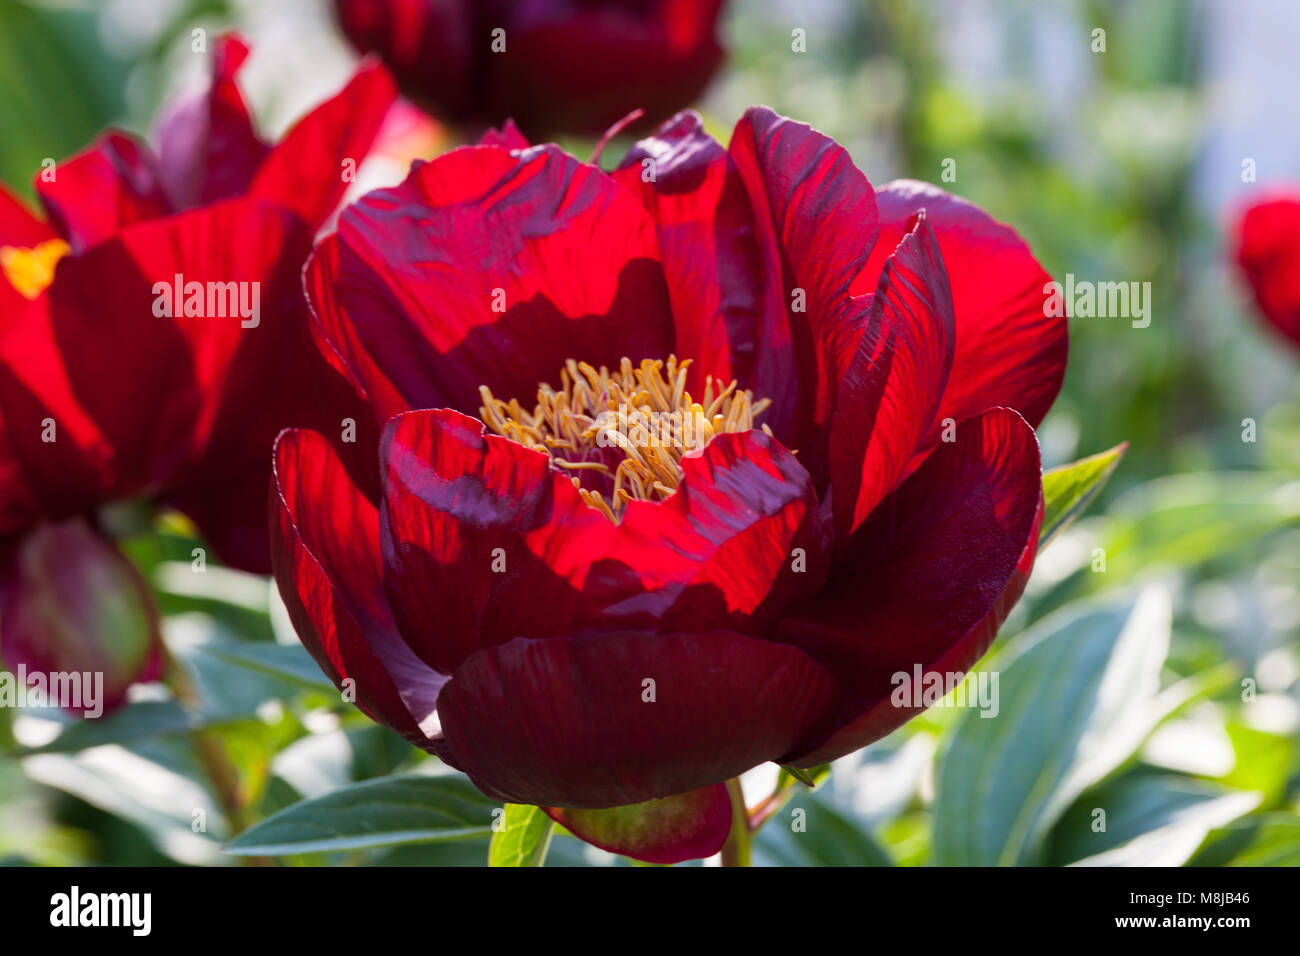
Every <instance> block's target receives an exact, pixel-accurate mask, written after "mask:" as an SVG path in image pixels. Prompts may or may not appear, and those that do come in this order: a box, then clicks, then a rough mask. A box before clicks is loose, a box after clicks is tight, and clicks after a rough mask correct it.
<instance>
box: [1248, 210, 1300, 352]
mask: <svg viewBox="0 0 1300 956" xmlns="http://www.w3.org/2000/svg"><path fill="white" fill-rule="evenodd" d="M1236 256H1237V262H1238V264H1239V265H1240V266H1241V269H1242V271H1243V272H1244V273H1245V274H1246V278H1247V279H1249V280H1250V285H1251V288H1252V289H1253V290H1254V293H1255V302H1256V303H1257V304H1258V306H1259V310H1260V312H1262V313H1263V314H1264V317H1265V318H1267V319H1268V320H1269V322H1271V323H1272V324H1273V325H1274V327H1276V328H1277V330H1278V331H1279V332H1281V333H1282V334H1283V335H1285V336H1286V337H1287V338H1288V339H1289V340H1290V341H1291V342H1293V343H1295V345H1297V346H1298V347H1300V197H1298V196H1296V195H1294V194H1287V193H1278V194H1275V195H1272V196H1270V197H1269V198H1268V199H1266V200H1264V201H1262V202H1259V203H1256V204H1255V205H1254V206H1251V207H1250V208H1249V209H1247V210H1246V212H1245V213H1244V214H1243V215H1242V218H1241V222H1240V223H1239V224H1238V226H1237V235H1236Z"/></svg>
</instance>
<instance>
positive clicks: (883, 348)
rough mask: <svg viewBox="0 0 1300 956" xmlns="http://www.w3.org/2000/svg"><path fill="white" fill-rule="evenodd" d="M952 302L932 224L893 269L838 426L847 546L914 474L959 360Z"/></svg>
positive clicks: (838, 535)
mask: <svg viewBox="0 0 1300 956" xmlns="http://www.w3.org/2000/svg"><path fill="white" fill-rule="evenodd" d="M952 356H953V317H952V300H951V299H950V298H949V293H948V281H947V279H946V277H945V276H944V270H943V261H942V260H941V259H940V258H939V252H938V249H937V247H936V246H935V240H934V234H933V233H932V232H931V231H930V228H929V223H928V220H926V219H925V218H924V217H920V218H919V219H918V220H917V222H916V223H914V224H913V228H912V230H911V231H910V232H908V233H907V235H906V236H904V237H903V240H902V242H900V243H899V244H898V246H897V248H896V249H895V250H894V252H893V255H891V256H890V257H889V259H888V260H886V262H885V268H884V270H883V271H882V272H881V276H880V285H879V287H878V288H877V289H876V292H875V295H874V296H873V297H872V298H871V303H870V311H869V313H868V315H867V320H866V322H865V324H864V327H863V332H862V335H861V338H860V339H859V340H858V344H857V347H856V350H855V351H854V353H853V358H852V359H851V361H850V363H849V366H848V369H847V371H846V372H845V375H844V378H843V380H842V381H841V382H840V384H839V394H838V396H837V399H836V402H837V407H836V409H835V415H834V417H833V418H832V419H831V426H830V477H831V490H832V495H831V503H832V505H833V506H834V509H835V539H836V543H837V545H843V543H844V542H845V541H847V539H848V537H849V535H850V534H851V533H852V531H853V529H855V528H856V527H858V525H860V524H861V523H862V521H863V520H864V519H865V518H866V516H867V515H868V514H870V513H871V511H872V509H874V508H875V507H876V505H877V504H878V503H879V502H880V501H881V499H883V498H884V497H885V496H886V495H887V494H889V493H890V492H891V491H893V490H894V488H895V487H896V486H897V485H898V483H899V482H900V481H902V480H903V479H904V478H905V477H906V476H907V473H908V466H909V464H910V463H911V462H912V460H913V456H914V455H915V454H916V452H917V450H918V448H919V447H920V446H921V445H922V443H923V442H924V441H925V439H926V438H927V437H928V435H929V433H930V431H931V428H932V426H933V423H934V421H935V416H936V414H937V413H938V410H939V402H940V397H941V396H942V395H943V394H944V383H945V382H946V381H947V378H948V370H949V369H950V368H951V367H952V361H953V358H952Z"/></svg>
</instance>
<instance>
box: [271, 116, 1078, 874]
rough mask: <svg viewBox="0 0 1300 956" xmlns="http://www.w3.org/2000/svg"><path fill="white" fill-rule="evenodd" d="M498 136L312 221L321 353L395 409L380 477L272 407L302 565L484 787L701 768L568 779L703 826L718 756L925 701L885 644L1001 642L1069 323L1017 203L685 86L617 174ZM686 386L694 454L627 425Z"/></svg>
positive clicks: (407, 719) (1031, 537)
mask: <svg viewBox="0 0 1300 956" xmlns="http://www.w3.org/2000/svg"><path fill="white" fill-rule="evenodd" d="M488 140H489V142H490V143H491V145H479V146H477V147H469V148H464V149H459V150H456V151H453V152H451V153H448V154H446V155H444V156H442V157H440V158H438V159H436V160H434V161H433V162H430V163H427V164H417V165H416V166H415V167H414V168H413V169H412V171H411V174H410V176H409V177H408V178H407V180H406V181H405V182H404V183H403V184H401V185H400V186H398V187H396V188H393V189H387V190H381V191H376V192H373V193H371V194H369V195H367V196H366V197H364V198H363V199H362V200H361V201H359V202H358V203H356V204H354V205H353V206H351V207H349V209H348V210H346V211H345V212H344V214H343V215H342V217H341V219H340V223H339V229H338V232H337V233H335V234H333V235H330V236H329V237H327V238H326V239H325V240H324V241H323V242H322V243H321V244H320V245H319V246H318V247H317V249H316V250H315V252H314V253H313V256H312V258H311V260H310V262H309V264H308V267H307V270H306V279H305V281H306V287H307V291H308V297H309V299H310V301H311V303H312V305H313V308H314V312H315V315H316V317H317V320H318V326H317V327H316V331H317V333H318V335H319V336H320V342H321V345H322V348H323V350H324V351H325V352H326V353H327V354H329V355H330V356H331V358H332V360H333V361H335V362H336V363H337V366H338V367H339V369H340V370H341V371H343V372H344V373H345V374H347V375H348V376H349V377H350V378H351V379H352V380H353V382H354V384H355V385H356V387H357V388H358V389H360V390H361V391H362V392H363V393H364V394H365V395H366V396H367V397H368V398H369V400H370V401H371V403H372V404H373V406H374V409H375V416H376V421H377V422H382V421H385V420H388V419H389V418H390V417H391V420H388V421H387V426H386V428H385V429H384V434H383V441H382V446H381V449H380V455H379V464H380V475H381V483H382V495H381V496H380V497H378V498H374V497H371V496H369V495H368V494H366V493H365V492H364V490H363V489H361V488H359V487H357V486H356V485H355V484H354V483H353V481H352V479H351V478H350V477H349V475H348V473H347V471H346V470H345V469H344V468H343V466H342V465H341V463H340V462H339V460H338V458H337V457H336V453H335V451H334V448H333V446H332V443H331V442H330V441H329V440H327V439H326V438H324V437H322V436H321V435H318V434H316V433H313V432H311V431H307V430H291V431H287V432H285V433H284V434H283V435H282V436H281V437H280V439H279V441H278V443H277V447H276V456H275V479H274V482H275V483H274V486H273V489H272V492H273V494H272V515H271V520H272V523H273V532H272V533H273V538H274V563H275V575H276V579H277V581H278V584H279V587H280V590H281V593H282V594H283V596H284V598H285V601H286V604H287V605H288V608H289V611H290V614H291V616H292V618H293V621H294V624H295V626H296V627H297V630H298V633H299V634H300V635H301V636H302V638H303V641H304V643H305V644H306V645H307V647H308V648H309V650H311V652H312V653H313V655H314V656H315V657H316V659H317V661H318V662H319V663H320V665H321V667H322V668H323V669H324V670H325V671H326V672H327V673H328V674H329V675H330V676H331V678H332V679H334V680H335V681H336V682H337V683H339V685H340V686H351V687H353V688H354V690H355V693H356V699H357V701H358V703H359V704H360V706H361V707H362V708H363V709H364V710H365V711H366V712H367V713H369V714H370V715H371V716H372V717H374V718H375V719H376V720H378V721H381V722H383V723H384V724H386V725H388V726H389V727H391V728H393V729H394V730H396V731H398V732H399V733H402V734H403V735H405V736H406V737H407V738H408V739H409V740H411V741H413V742H414V743H416V744H418V745H419V746H421V747H424V748H425V749H427V750H429V751H431V752H434V753H437V754H439V755H440V756H442V757H443V758H444V759H445V760H447V761H448V762H449V763H451V764H453V765H454V766H456V767H458V768H460V769H462V770H464V771H465V772H466V773H467V774H468V775H469V776H470V778H471V779H473V780H474V782H475V783H477V784H478V786H479V787H480V788H482V789H483V790H484V792H486V793H488V794H490V795H492V796H494V797H497V798H499V799H504V800H510V801H515V802H522V803H531V804H538V805H543V806H550V807H567V808H608V807H617V806H622V805H628V804H636V803H639V802H642V801H647V800H652V799H655V798H664V797H672V796H674V795H685V796H681V797H675V798H674V800H658V801H656V802H655V803H654V804H651V805H649V806H648V807H647V808H646V812H647V813H652V814H658V815H659V816H661V817H665V818H670V819H672V820H674V821H675V822H674V824H673V825H672V826H667V827H663V828H659V829H656V828H653V827H651V828H646V829H642V830H637V829H636V828H635V827H629V826H628V825H627V815H626V813H624V812H623V811H619V813H621V814H623V815H622V816H621V817H619V819H620V821H621V822H620V823H619V824H618V825H617V826H612V827H610V828H609V829H611V830H612V831H613V834H614V835H612V836H611V835H610V834H608V833H605V832H604V830H602V828H601V826H600V825H599V822H598V821H599V820H600V819H602V818H601V815H600V814H599V813H595V814H592V813H589V812H586V811H582V812H579V811H574V810H562V811H561V810H556V811H554V812H555V813H556V815H557V816H558V817H559V818H561V819H563V820H564V822H565V823H566V825H568V826H569V827H570V829H572V830H574V831H575V832H579V833H580V834H581V835H584V836H586V837H587V838H588V839H592V840H593V842H597V843H600V844H601V845H605V846H608V847H610V848H613V849H617V850H619V851H620V852H626V853H630V854H632V855H635V856H640V857H641V858H644V859H654V860H659V861H666V860H670V859H682V858H685V857H689V856H701V855H707V853H710V852H713V851H715V850H716V849H717V848H718V846H719V845H720V844H721V842H722V840H723V838H724V837H725V835H726V830H727V825H728V821H729V810H728V809H727V799H726V793H725V787H723V786H722V784H721V781H724V780H726V779H728V778H730V777H733V776H735V775H737V774H739V773H741V772H743V771H745V770H748V769H749V768H751V767H753V766H755V765H757V764H760V763H762V762H764V761H769V760H777V761H780V762H783V763H793V764H797V765H799V766H812V765H816V764H819V763H822V762H825V761H828V760H831V759H833V758H835V757H837V756H840V755H842V754H846V753H849V752H851V751H853V750H856V749H858V748H860V747H862V746H864V745H866V744H868V743H870V742H872V741H874V740H876V739H878V738H880V737H882V736H884V735H885V734H887V733H888V732H889V731H891V730H892V729H894V728H895V727H897V726H899V725H900V724H902V723H903V722H905V721H906V720H907V719H908V717H910V716H911V715H912V714H913V713H915V712H916V710H917V709H919V708H912V707H895V706H893V705H892V704H891V703H890V699H889V698H890V692H891V690H892V689H893V686H894V683H893V675H895V674H897V673H899V672H906V673H908V674H911V673H912V670H913V667H914V666H915V665H919V666H921V667H922V668H924V669H925V670H926V671H927V672H928V671H938V672H940V673H950V672H957V671H965V670H967V669H969V668H970V667H971V666H972V665H973V664H974V663H975V662H976V661H978V660H979V658H980V657H981V656H982V655H983V654H984V652H985V651H986V649H987V648H988V646H989V644H990V642H991V641H992V640H993V638H994V636H995V634H996V632H997V629H998V627H999V625H1000V624H1001V622H1002V621H1003V619H1004V618H1005V616H1006V614H1007V613H1008V611H1009V610H1010V608H1011V607H1012V605H1013V604H1014V603H1015V602H1016V600H1017V599H1018V597H1019V595H1020V593H1021V590H1022V588H1023V586H1024V583H1025V580H1026V578H1027V577H1028V575H1029V571H1030V568H1031V565H1032V562H1033V558H1034V555H1035V550H1036V544H1037V538H1038V528H1039V525H1040V522H1041V518H1042V493H1041V473H1040V464H1039V453H1038V444H1037V441H1036V439H1035V435H1034V430H1033V429H1034V427H1035V426H1037V424H1038V423H1039V421H1040V420H1041V419H1042V417H1043V416H1044V414H1046V412H1047V410H1048V408H1049V407H1050V405H1051V404H1052V401H1053V400H1054V398H1055V396H1056V394H1057V391H1058V390H1059V388H1060V384H1061V379H1062V375H1063V372H1064V368H1065V361H1066V351H1067V336H1066V321H1065V319H1064V318H1059V317H1048V316H1046V315H1045V309H1044V305H1043V295H1044V293H1043V289H1044V286H1045V284H1046V283H1047V282H1048V281H1049V277H1048V276H1047V275H1046V273H1045V272H1044V271H1043V269H1042V268H1041V267H1040V266H1039V264H1038V262H1037V261H1036V260H1035V259H1034V257H1033V255H1032V254H1031V252H1030V250H1029V248H1028V246H1027V245H1026V244H1025V243H1024V241H1023V240H1021V239H1020V237H1019V236H1018V235H1017V234H1016V233H1015V232H1014V231H1012V230H1011V229H1009V228H1008V227H1006V226H1004V225H1001V224H999V223H997V222H996V221H994V220H993V219H991V218H990V217H989V216H988V215H986V214H985V213H984V212H982V211H980V210H979V209H977V208H976V207H974V206H972V205H970V204H969V203H967V202H965V201H963V200H961V199H958V198H956V197H953V196H951V195H948V194H946V193H944V192H942V191H941V190H939V189H936V188H934V187H932V186H928V185H925V184H922V183H916V182H895V183H890V184H888V185H886V186H884V187H883V188H881V189H878V190H875V189H873V188H872V186H871V185H870V183H868V182H867V180H866V178H865V177H864V176H863V175H862V173H861V172H859V171H858V169H857V168H855V167H854V165H853V163H852V161H851V160H850V159H849V157H848V155H847V154H846V153H845V151H844V150H843V149H842V148H841V147H839V146H838V145H837V144H836V143H834V142H833V141H832V140H830V139H828V138H826V137H825V136H822V135H821V134H819V133H817V132H815V131H814V130H812V129H810V128H809V127H807V126H804V125H801V124H798V123H795V122H792V121H790V120H787V119H783V118H781V117H779V116H777V115H775V114H774V113H772V112H771V111H769V110H766V109H755V110H751V111H750V112H749V113H747V114H746V115H745V117H744V118H743V119H742V120H741V121H740V123H739V124H738V125H737V127H736V130H735V133H734V135H733V137H732V140H731V144H730V147H729V148H723V147H722V146H720V145H719V144H718V143H717V142H715V141H714V140H713V139H712V138H711V137H709V136H708V135H707V134H706V133H704V131H703V129H702V127H701V124H700V121H699V118H698V117H697V116H695V115H694V114H692V113H683V114H680V115H679V116H677V117H676V118H674V119H673V120H671V121H670V122H668V123H667V124H665V125H664V126H663V127H662V128H661V129H660V130H659V131H658V132H657V133H656V134H655V135H653V136H652V137H650V138H648V139H645V140H643V141H641V142H640V143H638V144H637V145H636V146H635V147H634V148H633V149H632V151H631V152H630V153H629V155H628V156H627V157H626V158H625V159H624V161H623V163H622V165H621V166H620V167H619V168H618V170H617V171H615V172H614V173H612V174H608V175H607V174H605V173H603V172H602V171H600V170H599V169H598V168H596V167H595V166H592V165H588V164H585V163H582V162H580V161H579V160H577V159H574V158H573V157H571V156H569V155H567V154H565V153H564V152H562V151H561V150H559V149H558V148H556V147H535V148H523V146H524V144H522V143H521V142H520V140H519V137H518V134H517V133H515V132H513V131H509V132H508V133H507V134H496V133H493V134H492V135H490V136H489V137H488ZM511 143H513V144H514V146H515V147H516V148H513V149H512V148H510V144H511ZM675 356H681V357H682V358H683V360H686V359H689V364H688V363H687V362H686V361H683V362H681V363H679V362H678V361H677V359H676V358H675ZM664 360H666V361H664ZM733 382H735V383H738V384H736V385H734V386H733V385H731V384H730V383H733ZM534 396H536V399H535V401H536V407H534ZM515 399H517V400H518V401H514V400H515ZM521 402H522V404H521ZM408 409H425V410H422V411H408ZM628 410H630V411H631V414H632V418H633V419H634V421H633V420H631V419H629V420H624V419H620V418H619V417H618V416H619V411H623V412H628ZM638 415H644V417H643V418H637V417H636V416H638ZM688 417H695V418H696V420H697V423H698V422H701V421H702V422H703V424H702V425H700V426H699V427H700V428H701V430H700V431H698V432H697V433H696V435H695V439H694V440H693V442H691V443H688V446H687V447H685V448H683V447H682V446H681V444H679V443H673V442H668V443H661V444H655V443H654V441H653V438H651V439H650V440H649V441H647V440H645V438H646V435H644V434H642V435H640V436H639V437H637V438H633V437H632V434H631V433H629V431H628V429H627V427H626V426H627V425H628V424H629V422H630V421H631V423H632V424H633V425H635V423H636V422H650V423H652V425H653V423H660V424H662V423H664V422H670V423H677V424H680V423H682V422H684V421H685V419H686V418H688ZM625 418H626V416H625ZM652 430H653V429H651V431H652ZM632 431H633V432H635V428H633V430H632ZM620 436H621V437H620ZM710 438H711V440H710ZM345 681H346V682H350V683H347V684H345ZM681 801H685V802H686V803H687V804H689V805H690V806H691V807H692V808H694V809H695V810H697V811H699V812H698V813H695V814H694V815H692V814H685V815H684V816H683V815H682V814H679V813H677V812H676V810H675V809H674V808H678V803H680V802H681ZM678 809H679V808H678ZM682 819H690V820H692V821H693V822H692V823H690V825H687V824H684V823H682ZM633 830H636V833H637V835H636V836H635V837H629V834H630V833H631V832H632V831H633Z"/></svg>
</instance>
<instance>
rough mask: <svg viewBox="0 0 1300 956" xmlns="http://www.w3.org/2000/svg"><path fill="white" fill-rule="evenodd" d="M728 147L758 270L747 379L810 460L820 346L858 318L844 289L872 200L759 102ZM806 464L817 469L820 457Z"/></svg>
mask: <svg viewBox="0 0 1300 956" xmlns="http://www.w3.org/2000/svg"><path fill="white" fill-rule="evenodd" d="M729 151H730V154H731V158H732V160H733V161H734V162H735V163H736V165H737V167H738V168H739V170H740V175H741V178H742V179H743V180H744V183H745V188H746V190H747V191H748V193H749V199H750V203H751V205H752V206H753V209H754V223H755V228H756V230H757V234H758V237H759V245H760V247H761V249H762V255H763V262H764V270H763V274H764V276H765V277H766V288H765V290H764V299H765V312H764V319H763V323H764V326H763V328H764V336H763V340H762V341H761V342H760V347H759V353H758V356H757V358H756V363H755V368H754V371H753V373H752V375H751V376H750V378H749V380H748V381H747V383H746V384H747V385H748V387H750V388H752V389H753V390H754V392H755V394H757V395H765V396H768V397H770V398H772V399H773V403H774V407H773V409H771V410H769V412H768V417H767V419H766V421H767V423H768V425H769V426H770V427H771V428H772V430H773V431H774V432H775V433H776V435H777V437H781V438H785V440H787V441H789V443H790V444H791V446H792V447H797V448H799V449H800V450H801V453H802V454H804V455H805V456H807V457H808V460H809V461H810V462H813V461H814V459H816V458H819V457H820V455H819V449H817V448H815V447H814V443H813V441H812V439H811V436H810V435H807V434H806V433H807V432H809V430H810V429H815V428H819V427H821V426H824V425H825V423H826V422H827V421H828V420H829V418H830V414H831V409H832V408H833V406H834V385H835V376H834V375H833V374H832V368H831V367H830V366H829V364H828V360H827V354H828V351H829V350H830V349H832V348H833V346H834V344H835V343H836V342H837V341H838V340H839V339H840V338H842V337H844V336H845V335H848V334H851V330H852V329H853V328H854V327H855V326H856V324H857V323H859V322H860V321H861V310H860V309H857V308H855V307H854V305H853V303H852V302H851V301H850V297H849V291H850V286H851V285H852V282H853V279H854V278H855V277H856V276H857V275H858V273H859V272H860V271H861V269H862V266H863V264H864V263H865V262H866V261H867V256H868V254H869V253H870V252H871V249H872V246H873V245H874V244H875V242H876V232H877V225H876V200H875V197H874V194H873V192H872V189H871V184H870V183H869V182H868V181H867V178H866V177H865V176H863V175H862V173H861V172H860V171H859V170H858V169H857V167H856V166H854V165H853V161H852V159H850V158H849V155H848V153H847V152H846V151H845V150H844V149H843V148H842V147H841V146H839V145H838V144H837V143H836V142H835V141H834V140H832V139H830V138H828V137H826V136H823V135H822V134H821V133H818V132H816V131H815V130H813V129H811V128H810V127H808V126H806V125H804V124H802V123H796V122H793V121H792V120H788V119H785V118H784V117H781V116H778V115H777V114H775V113H773V112H772V111H771V110H769V109H767V108H766V107H756V108H754V109H751V110H749V111H747V112H746V113H745V115H744V117H742V118H741V120H740V122H739V123H737V124H736V130H735V133H734V134H733V135H732V137H731V146H730V150H729ZM796 290H802V292H803V293H804V296H805V302H804V309H805V311H800V310H799V309H798V308H797V307H796V303H795V295H796ZM778 309H779V310H780V313H781V314H779V315H778V314H777V311H776V310H778ZM791 353H792V354H793V364H794V366H795V367H796V368H797V369H798V373H799V374H798V376H797V377H796V376H794V375H791V374H790V368H791V365H792V361H791ZM778 409H780V411H778ZM790 428H795V429H796V430H795V431H794V432H793V433H789V432H788V429H790ZM809 467H810V469H811V470H813V472H814V475H815V476H816V474H817V472H818V471H819V470H820V462H819V461H817V462H815V467H814V465H809Z"/></svg>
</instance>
